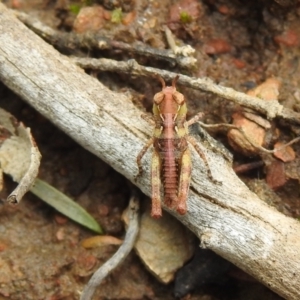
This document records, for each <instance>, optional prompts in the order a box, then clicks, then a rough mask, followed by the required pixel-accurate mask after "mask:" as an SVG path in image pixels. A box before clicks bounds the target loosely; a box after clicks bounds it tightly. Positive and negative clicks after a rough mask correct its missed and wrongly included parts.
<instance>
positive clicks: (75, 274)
mask: <svg viewBox="0 0 300 300" xmlns="http://www.w3.org/2000/svg"><path fill="white" fill-rule="evenodd" d="M88 2H89V3H88ZM90 2H92V1H77V2H76V1H67V0H57V1H55V0H52V1H51V0H50V1H49V0H44V1H42V0H30V1H29V0H26V1H25V0H10V1H4V3H5V4H6V5H8V6H9V7H11V8H14V9H19V10H21V11H25V12H27V13H29V14H32V16H34V17H37V18H39V19H40V20H41V21H43V22H44V23H45V24H47V25H49V26H51V27H53V28H55V29H57V30H61V31H65V32H69V31H72V30H77V32H80V31H81V30H84V29H82V28H83V27H84V25H83V24H79V25H77V27H75V28H73V24H74V22H75V19H76V14H75V13H74V11H75V10H77V9H80V8H82V7H85V6H86V5H87V4H90ZM93 5H94V6H95V5H101V7H102V8H104V9H105V13H104V14H103V16H102V19H101V22H100V23H101V24H100V25H99V24H98V25H95V26H100V27H99V28H101V30H102V32H103V35H106V36H109V37H111V38H113V39H115V40H121V41H124V42H127V43H131V42H134V41H136V40H138V41H141V42H143V43H145V44H148V45H150V46H152V47H154V48H168V46H167V43H166V40H165V37H164V33H163V31H162V26H163V25H167V26H169V28H170V29H171V30H172V32H173V34H174V36H175V37H176V38H177V39H178V41H179V42H181V43H182V44H189V45H191V46H192V47H194V48H195V50H196V52H195V58H197V61H198V62H197V64H196V65H195V66H194V67H193V68H192V69H189V70H183V69H179V68H178V67H172V66H170V65H169V64H168V63H166V62H161V61H158V60H155V59H153V58H149V57H148V58H147V57H135V56H134V55H133V54H128V53H124V52H121V53H120V52H117V51H115V52H112V51H111V52H110V51H108V50H106V51H102V52H101V51H99V50H97V51H95V50H85V49H80V50H79V49H77V50H74V53H75V52H76V51H78V53H80V55H81V56H83V55H86V56H94V57H109V58H118V59H124V60H127V59H129V58H132V57H134V58H136V59H137V60H138V61H139V63H141V64H144V65H151V66H155V67H159V68H162V69H164V68H165V69H169V70H172V71H175V72H176V71H177V72H181V73H187V74H189V75H191V76H196V77H204V76H207V77H209V78H211V79H212V80H214V81H215V82H217V83H220V84H222V85H224V86H227V87H232V88H234V89H236V90H239V91H243V92H246V91H248V90H249V89H250V88H254V87H256V86H257V85H259V84H261V83H262V82H264V81H265V80H266V79H268V78H277V79H278V80H279V81H280V82H281V86H280V89H279V101H280V103H281V104H283V105H284V106H285V107H288V108H291V109H294V110H295V111H299V109H300V106H299V105H300V90H299V86H300V76H299V49H300V48H299V45H300V4H299V3H298V2H297V1H293V0H290V1H288V0H286V1H283V0H277V1H271V0H270V1H258V0H256V1H237V0H236V1H235V0H231V1H228V0H216V1H214V0H203V1H196V0H185V1H184V0H182V1H168V0H166V1H138V0H136V1H134V0H132V1H130V0H127V1H126V0H124V1H118V0H116V1H109V0H107V1H106V0H104V1H98V2H97V1H94V2H93ZM120 7H121V8H122V11H123V18H124V19H125V18H126V20H127V21H126V22H125V21H124V20H123V23H124V24H122V23H113V22H111V21H110V20H111V15H110V14H112V13H113V12H114V11H115V9H116V8H120ZM182 7H183V8H182ZM180 10H182V11H184V13H185V14H178V11H180ZM87 26H94V25H90V24H89V25H87ZM124 33H126V34H124ZM93 75H94V76H98V77H99V80H101V81H102V82H103V83H104V84H106V85H107V86H109V87H110V88H112V89H115V90H121V89H123V90H130V91H132V92H134V93H135V95H136V99H137V100H136V101H137V105H139V106H140V107H141V108H142V109H143V108H144V109H146V110H149V109H150V107H151V103H152V97H153V94H154V93H155V92H157V91H158V90H159V83H157V84H153V80H152V79H150V80H149V81H144V82H141V81H140V80H139V79H137V78H135V79H132V80H131V79H130V78H128V76H122V75H120V74H118V75H117V74H111V73H99V74H94V73H93ZM181 92H183V93H184V94H185V95H186V96H187V99H188V106H189V116H192V115H194V114H195V113H197V112H199V111H204V112H205V113H206V119H205V121H206V122H207V123H220V122H227V123H228V122H230V120H231V115H232V112H233V111H235V110H236V107H234V106H233V105H232V104H230V103H228V102H225V101H224V100H222V99H218V98H216V97H215V96H213V95H209V94H206V93H200V92H195V91H193V90H190V89H187V88H182V91H181ZM199 99H200V100H199ZM0 106H1V107H2V108H4V109H6V110H7V111H9V112H10V113H12V114H13V115H14V116H15V117H16V118H17V119H19V120H20V121H22V122H23V123H24V124H25V125H26V126H28V127H30V128H31V130H32V133H33V136H34V138H35V140H36V142H37V145H38V147H39V149H40V152H41V153H42V164H41V168H40V172H39V177H40V178H41V179H43V180H45V181H47V182H48V183H49V184H51V185H53V186H54V187H56V188H57V189H59V190H60V191H62V192H64V193H65V194H67V195H69V196H71V197H72V198H73V199H74V200H75V201H76V202H77V203H79V204H80V205H82V206H83V207H84V208H85V209H86V210H87V211H88V212H89V213H90V214H91V215H92V216H93V217H94V218H95V219H96V220H97V221H98V222H99V224H100V225H101V226H102V228H103V229H104V231H105V233H106V234H108V235H113V236H116V237H119V238H123V237H124V232H125V231H124V225H123V222H122V220H121V215H122V212H123V210H124V209H125V208H126V206H127V204H128V200H129V196H130V189H129V187H128V183H127V180H126V179H125V178H123V177H122V176H121V175H119V174H118V173H116V172H115V171H114V170H113V169H112V168H111V167H110V166H108V165H107V164H105V163H104V162H102V161H100V160H99V159H98V158H96V157H95V156H93V155H92V154H90V153H89V152H87V151H86V150H84V149H82V148H81V147H80V146H78V145H77V144H76V143H75V142H74V141H72V140H71V139H70V138H69V137H67V136H66V135H65V134H63V133H62V132H60V131H59V130H58V129H57V128H55V127H54V126H53V125H52V124H51V123H50V122H49V121H47V120H46V119H45V118H44V117H43V116H41V115H39V114H38V113H37V112H36V111H34V110H33V109H32V108H30V107H29V106H27V105H26V103H24V102H22V100H21V99H19V98H18V97H17V96H16V95H14V94H13V93H12V92H11V91H9V90H8V89H7V88H6V87H5V86H3V85H0ZM272 126H273V127H275V128H277V130H278V131H279V136H280V137H281V139H282V140H284V141H285V142H287V141H288V140H290V139H292V138H293V137H294V136H295V135H297V134H298V132H297V129H295V128H294V127H293V126H290V124H283V123H280V122H276V121H275V123H274V124H272ZM216 137H217V138H218V139H219V140H220V141H221V142H223V143H224V144H225V145H226V147H228V148H229V149H230V150H231V151H232V152H233V153H234V159H235V165H239V164H244V163H249V162H253V161H257V160H259V158H258V156H255V155H252V156H251V157H249V156H247V155H243V154H241V153H238V152H237V151H236V150H235V149H232V148H231V147H230V145H229V143H228V142H227V139H226V137H225V136H224V135H220V134H216ZM267 146H270V145H267ZM293 150H294V152H295V157H296V158H295V159H294V160H293V161H291V162H286V163H282V162H281V164H280V166H282V165H284V167H285V170H284V171H281V173H282V174H281V175H282V176H284V177H285V178H286V180H285V181H284V184H282V185H280V186H279V185H278V184H277V179H278V178H277V173H276V174H275V175H274V173H275V171H274V169H272V168H271V167H269V169H267V170H266V168H265V167H260V168H258V169H255V170H254V171H251V172H247V173H245V174H243V175H241V176H242V179H243V180H244V181H245V182H246V183H247V184H248V186H249V187H250V188H251V189H252V190H254V191H255V192H257V193H258V194H259V196H260V197H261V198H262V199H264V198H267V195H268V194H270V193H271V194H272V195H276V199H278V201H277V202H276V203H272V204H273V205H275V206H276V207H277V208H278V209H279V210H280V211H282V212H283V213H285V214H287V215H289V216H292V217H295V218H299V215H300V205H299V177H298V171H297V170H298V169H299V168H298V159H299V155H298V154H299V151H300V149H299V145H298V144H295V145H293ZM266 161H268V160H267V159H264V162H266ZM270 165H272V163H270ZM266 174H267V175H266ZM272 175H273V177H272ZM268 176H269V177H268ZM282 176H281V177H282ZM278 177H280V176H279V175H278ZM267 178H269V180H267ZM270 178H271V179H270ZM274 178H275V179H274ZM266 181H267V183H268V184H266ZM278 181H280V180H279V179H278ZM276 184H277V185H276ZM13 187H14V183H13V182H12V181H11V180H10V178H8V177H6V178H5V186H4V190H3V191H2V192H1V198H2V199H5V198H6V197H7V196H8V194H9V193H10V191H11V190H12V189H13ZM273 198H274V197H273ZM0 215H1V224H0V232H1V235H0V300H1V299H16V300H19V299H28V300H30V299H34V300H37V299H47V300H58V299H65V300H73V299H78V298H79V294H80V291H82V289H83V287H84V285H85V284H86V282H87V281H88V279H89V278H90V276H91V275H92V274H93V272H94V271H95V270H96V269H97V267H98V266H99V265H101V264H102V263H104V262H105V261H106V260H107V259H108V258H109V257H111V256H112V254H113V253H114V252H115V251H116V250H117V247H118V246H112V245H110V246H103V247H101V248H97V249H84V248H83V247H82V246H81V245H80V242H81V241H82V240H83V239H85V238H87V237H90V236H93V235H94V234H93V233H92V232H91V231H89V230H87V229H85V228H83V227H81V226H79V225H77V224H75V223H74V222H72V221H70V220H68V219H67V218H66V217H64V216H62V215H60V214H59V213H57V212H56V211H55V210H54V209H53V208H51V207H49V206H48V205H46V204H45V203H43V202H42V201H41V200H39V199H38V198H37V197H35V196H33V195H32V194H30V193H28V194H27V195H26V196H25V197H24V199H23V200H22V202H21V204H20V205H18V206H16V207H12V206H9V205H7V204H6V203H4V202H3V203H2V204H1V206H0ZM237 272H238V271H237V270H236V269H233V270H231V272H229V273H228V274H225V275H223V277H222V278H216V280H215V282H211V283H209V284H207V285H204V286H200V287H196V286H195V291H194V292H193V293H192V294H190V295H188V296H186V297H185V298H184V299H202V300H204V299H205V300H213V299H216V300H217V299H218V300H219V299H220V300H221V299H230V300H231V299H281V298H280V297H279V296H277V295H275V294H274V293H273V292H271V291H270V290H268V289H267V288H266V287H264V286H262V285H261V284H259V283H257V282H255V281H254V280H251V279H249V278H246V279H244V278H242V277H243V276H239V275H235V276H234V273H235V274H238V273H237ZM173 291H174V283H171V284H169V285H163V284H162V283H160V282H158V281H157V280H156V279H155V278H154V277H153V276H152V275H151V274H149V272H148V271H147V270H146V268H145V267H144V265H143V264H142V263H141V262H140V259H139V257H138V256H137V255H136V254H135V253H134V252H132V253H131V254H130V255H129V257H128V258H127V259H126V260H125V262H124V263H123V264H122V265H121V266H120V267H119V268H118V269H117V270H115V271H114V272H113V273H112V274H111V275H110V276H109V277H108V278H107V279H105V282H104V283H102V285H101V287H100V288H99V289H98V290H97V293H96V297H95V299H174V296H173ZM128 295H130V296H128Z"/></svg>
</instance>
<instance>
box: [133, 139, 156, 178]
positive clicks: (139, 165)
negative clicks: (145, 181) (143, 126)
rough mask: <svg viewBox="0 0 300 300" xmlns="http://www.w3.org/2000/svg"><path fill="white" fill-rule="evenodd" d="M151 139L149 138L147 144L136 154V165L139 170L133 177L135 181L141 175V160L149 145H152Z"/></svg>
mask: <svg viewBox="0 0 300 300" xmlns="http://www.w3.org/2000/svg"><path fill="white" fill-rule="evenodd" d="M153 141H154V138H151V139H149V140H148V141H147V144H146V145H145V146H144V147H143V149H142V150H141V151H140V153H139V154H138V156H137V158H136V163H137V165H138V169H139V171H138V173H137V175H136V176H135V178H134V180H135V181H136V180H137V178H138V177H139V176H141V175H142V173H143V167H142V163H141V160H142V158H143V156H144V155H145V153H146V152H147V150H148V149H149V147H150V146H151V145H153Z"/></svg>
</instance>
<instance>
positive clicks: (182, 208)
mask: <svg viewBox="0 0 300 300" xmlns="http://www.w3.org/2000/svg"><path fill="white" fill-rule="evenodd" d="M179 165H180V175H179V188H178V200H179V202H178V206H177V212H178V213H179V214H181V215H184V214H185V213H186V210H187V208H186V202H187V196H188V191H189V186H190V181H191V173H192V161H191V152H190V150H189V148H187V149H186V150H185V151H184V152H183V154H182V157H181V161H180V163H179Z"/></svg>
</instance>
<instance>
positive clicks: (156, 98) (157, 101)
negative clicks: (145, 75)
mask: <svg viewBox="0 0 300 300" xmlns="http://www.w3.org/2000/svg"><path fill="white" fill-rule="evenodd" d="M164 98H165V94H164V93H163V92H159V93H157V94H155V95H154V97H153V100H154V103H155V104H160V103H161V102H162V101H163V100H164Z"/></svg>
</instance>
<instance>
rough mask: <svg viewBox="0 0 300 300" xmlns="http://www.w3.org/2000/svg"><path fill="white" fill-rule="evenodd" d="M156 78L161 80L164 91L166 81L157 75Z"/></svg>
mask: <svg viewBox="0 0 300 300" xmlns="http://www.w3.org/2000/svg"><path fill="white" fill-rule="evenodd" d="M156 77H157V78H158V79H159V81H160V82H161V85H162V89H164V88H165V87H166V83H165V81H164V79H163V78H162V77H161V76H159V75H157V76H156Z"/></svg>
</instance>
